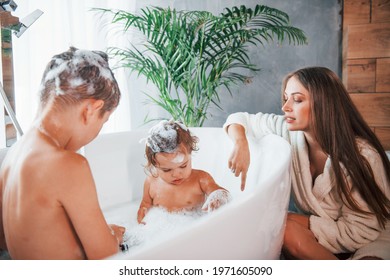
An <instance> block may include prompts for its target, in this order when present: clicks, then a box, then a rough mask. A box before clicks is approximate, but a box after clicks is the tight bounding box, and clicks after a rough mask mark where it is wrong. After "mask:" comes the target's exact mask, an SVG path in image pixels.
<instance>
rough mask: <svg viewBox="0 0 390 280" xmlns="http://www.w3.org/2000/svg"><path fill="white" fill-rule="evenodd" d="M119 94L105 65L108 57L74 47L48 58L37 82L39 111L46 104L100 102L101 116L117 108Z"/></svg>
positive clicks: (100, 53) (115, 82) (108, 68)
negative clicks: (102, 102) (101, 106)
mask: <svg viewBox="0 0 390 280" xmlns="http://www.w3.org/2000/svg"><path fill="white" fill-rule="evenodd" d="M120 96H121V93H120V90H119V87H118V84H117V81H116V79H115V77H114V74H113V73H112V71H111V69H110V67H109V65H108V56H107V54H106V53H104V52H101V51H89V50H79V49H77V48H74V47H70V49H69V50H68V51H66V52H63V53H61V54H58V55H55V56H53V57H52V59H51V61H50V62H49V63H48V65H47V66H46V69H45V72H44V74H43V77H42V81H41V89H40V101H41V107H42V108H44V107H45V105H46V104H47V103H48V102H49V101H50V100H55V101H56V102H60V104H62V105H64V104H74V103H78V102H79V101H81V100H84V99H89V98H92V99H96V100H103V101H104V106H103V108H102V110H101V112H102V114H104V113H105V112H106V111H111V110H113V109H114V108H116V107H117V106H118V104H119V99H120Z"/></svg>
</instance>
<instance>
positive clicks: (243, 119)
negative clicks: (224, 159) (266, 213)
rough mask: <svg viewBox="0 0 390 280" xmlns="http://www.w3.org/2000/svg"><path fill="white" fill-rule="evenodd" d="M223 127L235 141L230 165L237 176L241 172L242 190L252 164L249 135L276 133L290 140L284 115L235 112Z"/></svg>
mask: <svg viewBox="0 0 390 280" xmlns="http://www.w3.org/2000/svg"><path fill="white" fill-rule="evenodd" d="M223 127H224V130H225V131H226V132H227V134H228V135H229V137H230V138H231V139H232V141H233V143H234V147H233V151H232V153H231V156H230V158H229V162H228V166H229V168H230V169H231V170H232V172H233V173H234V174H235V176H236V177H237V176H239V175H240V174H241V190H244V189H245V183H246V176H247V172H248V168H249V164H250V152H249V146H248V141H247V136H248V137H253V138H261V137H263V136H264V135H267V134H276V135H279V136H281V137H283V138H285V139H287V141H290V136H289V132H288V130H287V126H286V125H285V121H284V117H283V116H279V115H275V114H264V113H257V114H256V115H254V114H248V113H234V114H231V115H230V116H229V117H228V118H227V120H226V122H225V124H224V126H223Z"/></svg>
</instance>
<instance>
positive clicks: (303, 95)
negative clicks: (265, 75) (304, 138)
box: [282, 76, 311, 132]
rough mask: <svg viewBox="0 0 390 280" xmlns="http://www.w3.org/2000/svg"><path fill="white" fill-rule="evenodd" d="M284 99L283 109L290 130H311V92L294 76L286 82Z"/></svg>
mask: <svg viewBox="0 0 390 280" xmlns="http://www.w3.org/2000/svg"><path fill="white" fill-rule="evenodd" d="M284 101H285V103H284V105H283V107H282V110H283V112H284V113H285V114H284V117H285V119H286V122H287V128H288V130H290V131H297V130H302V131H304V132H309V131H310V129H311V117H310V114H311V108H310V94H309V92H308V91H307V89H306V88H305V87H304V86H303V85H302V84H301V83H300V82H299V81H298V79H297V78H295V77H294V76H293V77H291V78H290V79H289V80H288V82H287V84H286V89H285V92H284Z"/></svg>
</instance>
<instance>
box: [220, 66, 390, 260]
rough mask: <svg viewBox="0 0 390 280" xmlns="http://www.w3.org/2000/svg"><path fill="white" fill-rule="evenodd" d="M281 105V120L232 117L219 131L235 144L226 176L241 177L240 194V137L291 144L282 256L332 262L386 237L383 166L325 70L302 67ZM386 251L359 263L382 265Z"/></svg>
mask: <svg viewBox="0 0 390 280" xmlns="http://www.w3.org/2000/svg"><path fill="white" fill-rule="evenodd" d="M282 100H283V106H282V110H283V112H284V116H279V115H274V114H264V113H258V114H255V115H253V114H248V113H235V114H232V115H230V116H229V117H228V119H227V121H226V123H225V125H224V128H225V130H226V131H227V133H228V135H229V137H230V138H231V139H232V140H233V141H234V148H233V152H232V154H231V157H230V159H229V168H231V169H232V171H233V172H234V173H235V175H236V176H239V175H241V182H242V184H241V188H242V189H244V188H245V180H246V173H247V171H248V168H249V164H250V151H249V146H248V142H247V136H251V137H255V138H259V137H262V136H264V135H266V134H268V133H274V134H278V135H280V136H282V137H283V138H285V139H286V140H287V141H288V142H289V143H290V144H291V149H292V170H293V171H292V198H293V199H292V202H293V203H292V205H290V210H293V211H291V212H289V213H288V217H287V224H286V230H285V237H284V245H283V251H284V253H285V255H286V256H287V257H292V258H298V259H336V258H338V257H340V254H343V253H347V254H353V253H355V252H356V251H357V250H358V249H360V248H362V247H364V246H365V245H367V244H369V243H371V242H372V241H374V240H375V239H377V238H378V236H379V235H380V234H381V233H382V232H386V231H385V228H386V223H388V221H389V219H390V162H389V159H388V158H387V156H386V153H385V151H384V149H383V147H382V146H381V144H380V142H379V140H378V139H377V137H376V136H375V134H374V133H373V132H372V131H371V129H370V128H369V126H368V125H367V123H366V122H365V121H364V120H363V118H362V116H361V115H360V113H359V112H358V110H357V109H356V107H355V106H354V104H353V102H352V100H351V98H350V96H349V94H348V92H347V90H346V89H345V87H344V86H343V84H342V82H341V81H340V79H339V78H338V77H337V75H336V74H335V73H333V72H332V71H331V70H329V69H327V68H324V67H309V68H304V69H299V70H297V71H295V72H292V73H290V74H288V75H287V76H286V77H285V79H284V81H283V85H282ZM382 234H383V233H382ZM387 234H388V231H387ZM382 239H383V238H382ZM384 239H386V238H384ZM384 244H387V245H389V243H388V242H384ZM389 251H390V250H389V249H388V248H387V249H386V248H385V246H380V247H379V248H378V246H376V247H375V250H374V251H370V250H367V252H365V254H364V255H360V257H365V256H366V257H377V258H383V259H387V258H390V256H389V254H390V252H389Z"/></svg>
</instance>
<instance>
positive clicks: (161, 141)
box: [145, 121, 199, 173]
mask: <svg viewBox="0 0 390 280" xmlns="http://www.w3.org/2000/svg"><path fill="white" fill-rule="evenodd" d="M198 142H199V139H198V137H196V136H194V135H192V134H191V132H190V130H189V129H188V128H187V127H186V126H185V125H183V124H182V123H180V122H177V121H161V122H160V123H158V124H157V125H155V126H153V127H152V128H151V129H150V130H149V135H148V137H147V139H146V147H145V155H146V158H147V164H146V166H145V169H146V170H147V171H149V172H151V169H152V168H153V167H155V166H156V165H157V161H156V154H157V153H174V152H175V151H176V150H177V148H178V147H179V146H180V145H183V146H184V147H185V149H186V150H187V152H188V153H192V151H197V150H198ZM151 173H152V172H151Z"/></svg>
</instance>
